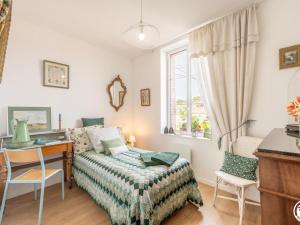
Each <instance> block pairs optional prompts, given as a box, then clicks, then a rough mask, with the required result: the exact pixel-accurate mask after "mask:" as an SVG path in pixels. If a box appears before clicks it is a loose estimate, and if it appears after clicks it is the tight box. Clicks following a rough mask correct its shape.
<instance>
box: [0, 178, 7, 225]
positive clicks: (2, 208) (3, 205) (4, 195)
mask: <svg viewBox="0 0 300 225" xmlns="http://www.w3.org/2000/svg"><path fill="white" fill-rule="evenodd" d="M8 188H9V183H8V182H6V184H5V189H4V193H3V197H2V204H1V212H0V224H2V219H3V213H4V209H5V203H6V197H7V192H8Z"/></svg>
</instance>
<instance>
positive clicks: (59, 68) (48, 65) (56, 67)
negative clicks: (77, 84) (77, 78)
mask: <svg viewBox="0 0 300 225" xmlns="http://www.w3.org/2000/svg"><path fill="white" fill-rule="evenodd" d="M43 66H44V74H43V85H44V86H47V87H56V88H66V89H69V83H70V82H69V79H70V78H69V66H68V65H65V64H61V63H57V62H51V61H48V60H44V62H43Z"/></svg>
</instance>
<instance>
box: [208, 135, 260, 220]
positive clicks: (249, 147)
mask: <svg viewBox="0 0 300 225" xmlns="http://www.w3.org/2000/svg"><path fill="white" fill-rule="evenodd" d="M261 141H262V139H260V138H256V137H249V136H243V137H239V138H238V139H237V141H236V142H234V143H232V144H231V148H230V149H232V150H233V152H234V153H235V154H237V155H240V156H244V157H248V158H255V156H254V155H253V153H254V151H255V150H256V149H257V148H258V146H259V144H260V143H261ZM215 174H216V176H217V180H216V185H215V194H214V202H213V205H214V206H215V202H216V199H217V198H223V199H227V200H231V201H237V202H238V204H239V214H240V219H239V225H242V223H243V217H244V207H245V203H247V204H252V205H258V206H259V205H260V204H258V203H255V202H249V201H245V198H246V197H245V196H246V191H247V189H248V188H249V187H250V186H258V182H259V181H253V180H246V179H243V178H240V177H236V176H233V175H231V174H227V173H225V172H223V171H216V172H215ZM257 174H258V173H257ZM221 182H223V183H224V184H226V185H230V186H231V187H233V188H234V190H235V193H236V195H237V198H231V197H227V196H222V195H218V188H219V184H220V183H221Z"/></svg>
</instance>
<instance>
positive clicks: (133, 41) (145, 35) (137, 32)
mask: <svg viewBox="0 0 300 225" xmlns="http://www.w3.org/2000/svg"><path fill="white" fill-rule="evenodd" d="M123 37H124V40H125V41H126V42H127V43H128V44H130V45H132V46H134V47H137V48H140V49H153V48H154V47H156V46H157V44H158V42H159V39H160V33H159V30H158V28H157V27H155V26H154V25H151V24H147V23H143V24H140V23H139V24H136V25H133V26H131V27H129V28H128V29H127V30H126V31H125V32H124V33H123Z"/></svg>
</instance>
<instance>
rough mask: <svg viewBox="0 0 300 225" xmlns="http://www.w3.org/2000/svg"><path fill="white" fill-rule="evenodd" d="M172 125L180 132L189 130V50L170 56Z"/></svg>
mask: <svg viewBox="0 0 300 225" xmlns="http://www.w3.org/2000/svg"><path fill="white" fill-rule="evenodd" d="M170 59H171V64H170V72H171V73H170V106H171V107H170V109H171V126H172V127H173V128H174V129H175V130H176V131H177V132H180V133H185V132H187V127H188V126H187V122H188V121H187V118H188V110H187V51H186V50H183V51H180V52H177V53H175V54H172V55H171V56H170Z"/></svg>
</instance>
